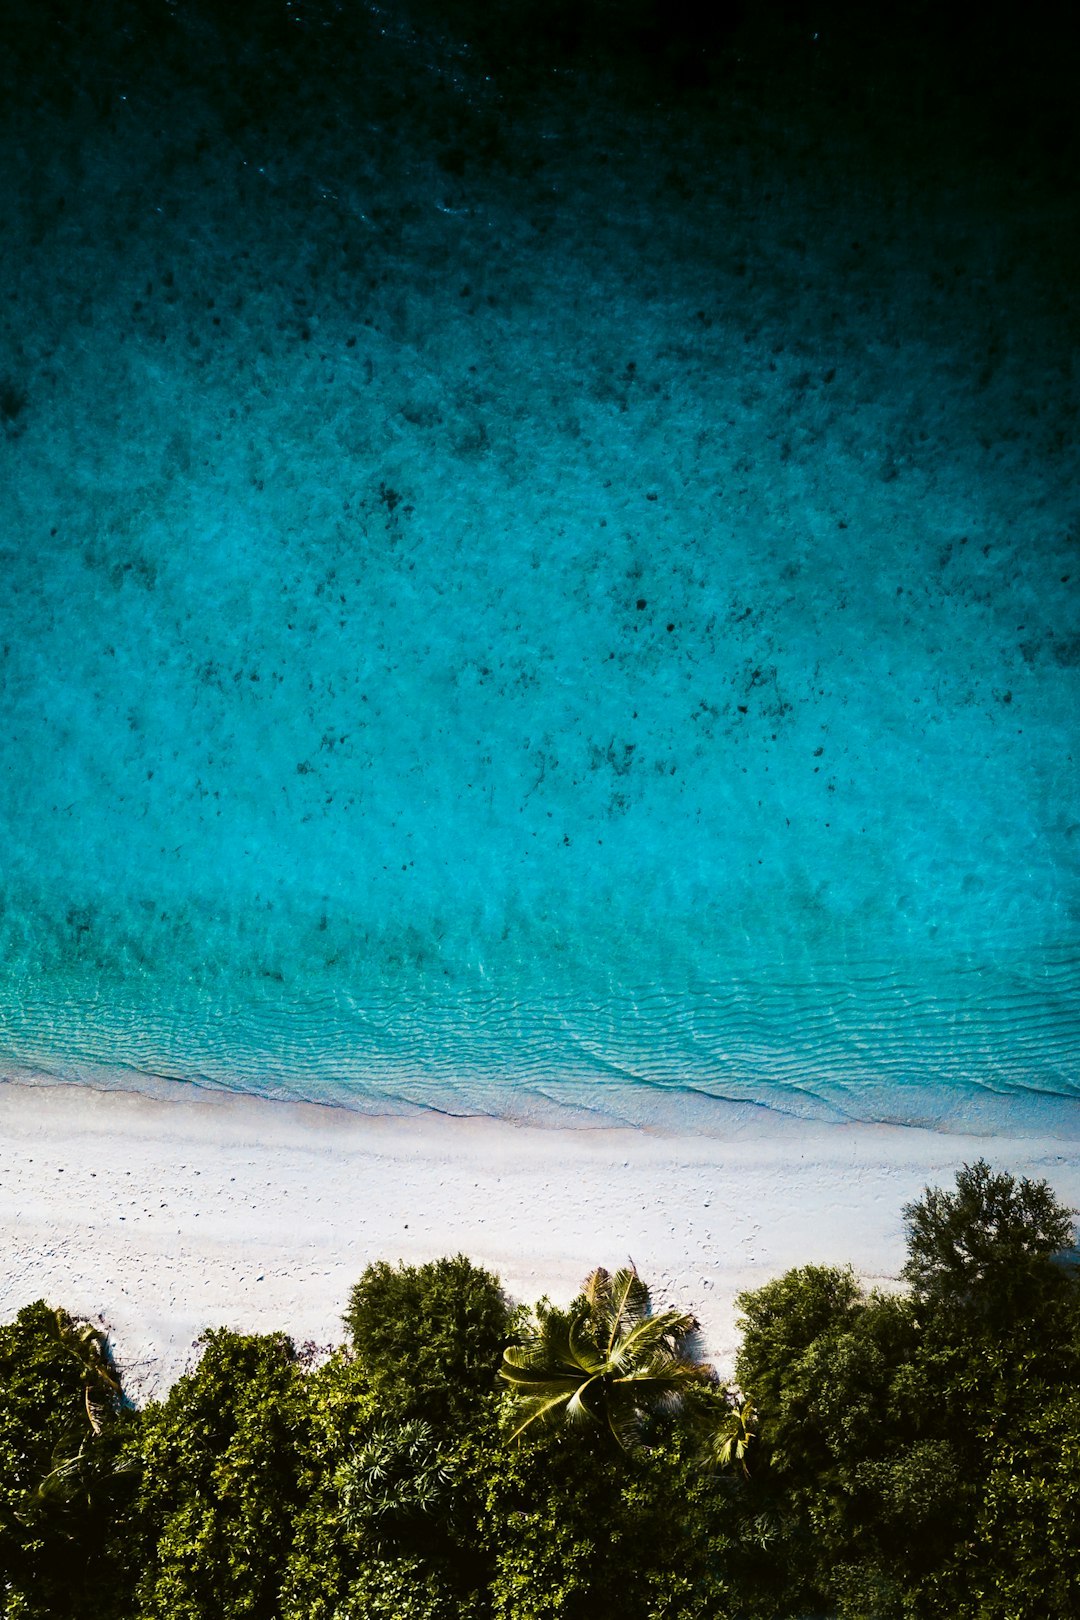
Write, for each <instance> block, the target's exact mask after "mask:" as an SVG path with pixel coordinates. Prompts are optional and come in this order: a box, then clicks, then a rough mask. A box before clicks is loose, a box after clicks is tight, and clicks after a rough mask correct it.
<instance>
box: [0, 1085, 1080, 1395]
mask: <svg viewBox="0 0 1080 1620" xmlns="http://www.w3.org/2000/svg"><path fill="white" fill-rule="evenodd" d="M163 1090H164V1094H163V1095H161V1096H155V1097H146V1096H140V1095H135V1094H133V1093H130V1092H124V1091H97V1090H93V1089H90V1088H87V1087H83V1086H73V1085H58V1086H27V1085H21V1084H0V1244H2V1249H0V1253H2V1255H3V1260H2V1262H0V1318H3V1319H7V1318H8V1317H10V1316H11V1315H12V1314H13V1313H14V1312H15V1311H16V1310H17V1309H18V1308H19V1307H20V1306H21V1305H24V1304H26V1303H27V1302H28V1301H30V1300H32V1299H36V1298H38V1297H41V1296H44V1297H46V1298H48V1299H50V1300H52V1301H55V1302H56V1303H62V1304H64V1305H65V1306H66V1307H67V1308H68V1309H69V1310H71V1311H73V1312H76V1313H81V1314H85V1315H87V1316H90V1317H93V1318H101V1319H103V1320H104V1322H105V1323H107V1324H108V1327H109V1329H110V1331H111V1333H112V1335H113V1342H114V1346H115V1350H116V1354H117V1356H118V1359H119V1361H120V1363H121V1365H122V1366H123V1367H124V1369H125V1372H126V1376H127V1382H128V1387H129V1388H130V1389H132V1390H133V1391H134V1392H135V1393H136V1394H137V1395H139V1396H141V1397H146V1396H149V1395H151V1394H153V1393H155V1392H160V1391H161V1390H163V1389H164V1388H165V1387H166V1386H167V1385H168V1384H169V1383H170V1382H171V1381H172V1380H173V1379H174V1378H175V1377H176V1376H177V1375H178V1374H179V1373H180V1372H181V1371H182V1370H183V1368H184V1366H185V1365H186V1364H187V1363H188V1361H189V1359H190V1356H191V1346H192V1341H193V1340H194V1339H195V1337H196V1335H197V1334H198V1332H199V1331H200V1330H201V1329H202V1328H203V1327H206V1326H211V1325H230V1326H233V1327H236V1328H240V1329H245V1330H249V1331H264V1330H270V1329H274V1328H283V1329H285V1330H287V1331H288V1332H289V1333H291V1334H292V1335H293V1336H294V1337H295V1338H296V1339H297V1340H300V1341H303V1340H308V1339H311V1340H315V1341H316V1342H318V1343H324V1344H325V1343H330V1342H332V1341H335V1340H339V1339H340V1338H341V1336H342V1330H341V1326H340V1321H339V1317H340V1312H341V1310H342V1307H343V1305H344V1304H345V1301H346V1297H347V1294H348V1290H349V1287H350V1285H351V1284H352V1283H353V1282H354V1281H355V1280H356V1278H357V1276H358V1275H359V1273H360V1272H361V1270H362V1269H363V1267H364V1266H365V1265H366V1264H367V1263H368V1262H369V1261H371V1260H374V1259H380V1258H385V1259H389V1260H392V1261H395V1260H398V1259H399V1258H400V1259H405V1260H408V1261H419V1260H424V1259H429V1258H432V1257H434V1256H436V1255H439V1254H445V1253H448V1252H454V1251H457V1250H463V1251H464V1252H465V1253H467V1254H469V1255H470V1256H472V1257H473V1258H474V1259H475V1260H478V1261H480V1262H483V1263H485V1264H487V1265H490V1266H492V1267H493V1268H494V1269H495V1270H496V1271H498V1273H499V1275H500V1276H501V1277H502V1278H503V1281H504V1283H505V1285H506V1287H507V1288H508V1290H509V1291H510V1292H511V1293H512V1294H513V1295H514V1296H515V1297H517V1298H520V1299H534V1298H536V1297H537V1296H538V1295H540V1294H542V1293H545V1292H546V1293H548V1294H550V1295H551V1297H552V1298H555V1299H561V1300H565V1299H568V1298H569V1297H571V1296H572V1294H573V1293H574V1291H575V1289H576V1286H577V1284H578V1283H579V1282H580V1281H581V1279H582V1277H583V1276H584V1275H585V1273H586V1272H587V1271H588V1270H589V1269H590V1268H591V1267H592V1266H594V1265H596V1264H600V1263H603V1264H608V1265H613V1266H614V1265H619V1264H621V1263H623V1262H624V1261H625V1260H626V1258H627V1256H630V1257H632V1258H633V1260H634V1261H635V1263H636V1264H637V1266H638V1268H639V1269H640V1271H641V1272H642V1274H643V1275H644V1276H645V1278H646V1279H647V1280H648V1281H649V1283H650V1284H651V1285H652V1286H653V1289H654V1292H655V1293H656V1295H657V1296H658V1298H659V1299H661V1300H671V1301H672V1302H677V1303H679V1304H680V1305H683V1306H686V1307H689V1308H690V1309H692V1310H694V1311H695V1312H696V1313H697V1314H698V1316H699V1318H700V1321H701V1324H702V1328H703V1332H704V1336H705V1340H706V1344H707V1347H708V1350H709V1353H710V1354H711V1355H712V1356H713V1357H714V1358H715V1359H716V1360H717V1363H718V1364H719V1365H720V1367H721V1369H722V1370H723V1369H729V1368H730V1363H731V1357H732V1354H733V1351H734V1348H735V1344H736V1331H735V1311H734V1296H735V1293H736V1292H737V1290H738V1289H740V1288H745V1287H753V1286H756V1285H758V1284H760V1283H762V1282H764V1281H766V1280H767V1279H768V1278H770V1277H773V1276H776V1275H777V1274H778V1273H780V1272H781V1271H783V1270H785V1269H786V1268H787V1267H789V1266H793V1265H797V1264H802V1263H805V1262H808V1261H819V1262H844V1261H847V1260H850V1261H851V1262H852V1263H853V1264H854V1265H855V1267H856V1268H857V1270H858V1271H859V1272H860V1273H861V1274H862V1275H863V1276H864V1277H865V1278H866V1279H868V1280H874V1281H881V1282H886V1281H890V1280H892V1279H895V1277H896V1274H897V1272H898V1270H899V1267H900V1265H901V1264H902V1261H903V1231H902V1222H901V1209H902V1206H903V1205H904V1203H905V1202H906V1201H908V1200H909V1199H911V1198H913V1197H915V1196H917V1195H918V1194H919V1192H920V1191H921V1189H922V1188H923V1186H924V1185H926V1184H927V1182H934V1183H938V1184H943V1183H947V1182H949V1181H951V1178H952V1175H953V1173H954V1171H955V1170H956V1169H957V1168H958V1167H959V1165H960V1164H962V1163H963V1162H965V1161H970V1160H972V1159H975V1158H977V1157H978V1156H979V1155H984V1156H985V1157H987V1158H988V1159H990V1160H991V1162H992V1163H994V1164H995V1165H999V1166H1004V1167H1007V1168H1009V1169H1011V1170H1013V1171H1014V1172H1017V1173H1023V1174H1027V1175H1034V1176H1042V1177H1045V1178H1046V1179H1048V1180H1049V1181H1050V1183H1051V1184H1052V1186H1053V1187H1054V1188H1055V1190H1056V1191H1057V1193H1058V1194H1059V1196H1061V1197H1062V1198H1064V1199H1065V1200H1066V1201H1067V1202H1069V1203H1072V1204H1080V1141H1078V1140H1076V1139H1075V1137H1074V1138H1073V1139H1072V1140H1065V1139H1064V1138H1063V1137H1061V1136H1056V1137H1052V1136H1050V1135H1049V1134H1044V1135H1042V1136H1037V1135H1028V1136H1026V1137H1025V1136H1019V1135H1018V1136H1015V1137H1011V1136H1006V1135H998V1136H995V1137H977V1136H970V1135H961V1134H945V1133H937V1132H932V1131H926V1130H915V1129H908V1128H905V1127H903V1126H899V1125H893V1126H890V1125H865V1124H834V1125H828V1124H818V1123H813V1124H808V1123H807V1122H806V1121H804V1120H796V1119H793V1118H789V1117H785V1116H782V1115H778V1114H775V1113H773V1112H772V1111H770V1110H768V1109H763V1108H760V1107H754V1106H751V1105H744V1104H739V1103H731V1104H728V1105H724V1104H717V1105H716V1106H717V1107H726V1108H727V1110H728V1112H727V1116H726V1117H727V1127H728V1128H727V1130H726V1133H725V1134H723V1135H710V1136H708V1137H701V1136H690V1135H678V1134H672V1133H669V1132H659V1131H651V1130H647V1129H640V1128H639V1129H618V1128H613V1129H595V1128H594V1129H590V1130H569V1129H558V1130H556V1129H544V1128H539V1127H535V1126H523V1125H514V1124H510V1123H507V1122H505V1121H499V1120H492V1119H486V1118H475V1119H474V1118H453V1117H449V1116H446V1115H439V1114H434V1113H430V1114H420V1115H413V1116H411V1117H408V1118H400V1117H399V1118H389V1117H384V1118H378V1117H370V1116H362V1115H356V1114H350V1113H348V1112H345V1111H343V1110H339V1109H334V1108H326V1107H320V1106H317V1105H312V1104H292V1103H279V1102H268V1101H263V1100H260V1099H256V1098H251V1097H242V1096H230V1095H228V1094H222V1093H217V1092H211V1093H206V1092H193V1090H192V1088H190V1087H187V1086H179V1085H177V1086H174V1087H172V1088H171V1089H170V1088H169V1087H168V1086H165V1087H164V1088H163ZM1076 1106H1077V1108H1078V1110H1080V1104H1078V1105H1076Z"/></svg>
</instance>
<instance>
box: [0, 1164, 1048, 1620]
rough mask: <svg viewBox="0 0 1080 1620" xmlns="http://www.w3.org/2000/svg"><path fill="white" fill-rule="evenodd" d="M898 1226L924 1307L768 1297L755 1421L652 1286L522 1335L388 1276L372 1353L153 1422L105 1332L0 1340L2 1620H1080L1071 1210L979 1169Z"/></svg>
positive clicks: (531, 1321)
mask: <svg viewBox="0 0 1080 1620" xmlns="http://www.w3.org/2000/svg"><path fill="white" fill-rule="evenodd" d="M904 1216H905V1221H906V1226H907V1232H908V1239H909V1251H908V1252H909V1260H908V1265H907V1267H906V1271H905V1276H906V1280H907V1281H908V1283H909V1284H910V1289H909V1291H908V1292H906V1293H904V1294H888V1295H886V1294H880V1293H869V1294H867V1293H865V1292H864V1291H863V1290H862V1288H861V1287H860V1285H859V1283H858V1280H857V1279H856V1277H855V1276H854V1274H853V1273H852V1272H851V1271H850V1270H844V1269H838V1268H833V1267H822V1266H805V1267H802V1268H800V1269H798V1270H795V1271H791V1272H788V1273H787V1274H786V1275H785V1276H783V1277H780V1278H778V1279H776V1280H775V1281H773V1282H770V1283H768V1284H766V1285H765V1287H763V1288H759V1289H756V1290H754V1291H753V1292H750V1293H747V1294H744V1295H742V1296H741V1298H740V1306H741V1310H742V1334H743V1336H742V1345H741V1349H740V1353H739V1357H738V1362H737V1368H736V1374H737V1378H738V1383H739V1386H740V1387H739V1389H738V1390H730V1391H729V1390H724V1389H723V1388H721V1387H720V1385H719V1384H718V1382H717V1380H716V1378H715V1376H714V1375H712V1373H711V1371H710V1369H708V1368H707V1367H705V1366H703V1364H702V1363H701V1362H700V1361H699V1360H698V1359H696V1356H695V1354H694V1349H693V1343H694V1341H693V1322H692V1320H691V1318H690V1317H688V1316H687V1315H686V1314H685V1313H682V1312H679V1311H667V1312H657V1313H654V1312H653V1310H652V1305H651V1301H650V1298H649V1294H648V1290H647V1288H646V1287H645V1285H644V1283H642V1282H641V1281H640V1279H638V1278H637V1276H636V1273H634V1272H633V1271H632V1270H630V1271H626V1272H622V1273H616V1274H615V1275H614V1276H611V1275H610V1274H609V1273H607V1272H605V1271H602V1270H598V1271H595V1272H594V1273H593V1274H592V1275H591V1277H590V1278H589V1279H588V1280H587V1283H586V1286H585V1291H584V1292H583V1294H582V1295H581V1297H580V1298H579V1299H578V1300H577V1301H575V1302H574V1304H573V1305H572V1306H571V1307H570V1308H569V1309H568V1310H566V1311H560V1310H556V1309H555V1308H553V1307H552V1306H551V1305H550V1304H548V1302H547V1301H541V1302H540V1303H539V1305H537V1306H536V1307H534V1309H533V1310H532V1311H529V1312H526V1311H517V1312H514V1311H512V1310H511V1309H510V1307H509V1305H508V1302H507V1301H506V1299H505V1297H504V1296H503V1293H502V1290H501V1288H500V1286H499V1283H498V1280H497V1279H496V1278H495V1277H493V1276H491V1275H490V1274H489V1273H487V1272H485V1271H482V1270H480V1269H479V1268H477V1267H475V1266H473V1265H472V1264H471V1263H470V1262H469V1261H468V1260H466V1259H464V1258H463V1257H462V1256H460V1255H459V1256H457V1257H456V1258H453V1259H445V1260H439V1261H436V1262H433V1263H432V1264H430V1265H426V1266H419V1267H409V1266H399V1267H391V1266H388V1265H385V1264H379V1265H375V1266H370V1267H369V1268H368V1269H367V1271H366V1272H365V1273H364V1275H363V1276H362V1277H361V1279H360V1281H359V1282H358V1283H357V1285H356V1287H355V1289H354V1290H353V1292H352V1296H351V1299H350V1303H349V1309H348V1312H347V1314H346V1322H347V1325H348V1328H349V1333H350V1340H351V1343H350V1344H349V1346H347V1347H342V1348H341V1349H339V1350H337V1351H335V1352H333V1353H332V1354H329V1356H328V1357H327V1358H326V1359H323V1360H321V1361H319V1359H318V1357H316V1356H312V1355H305V1354H298V1353H297V1351H296V1350H295V1348H294V1346H293V1345H292V1343H291V1342H290V1341H289V1340H288V1339H287V1338H285V1337H284V1336H283V1335H281V1334H269V1335H263V1336H250V1335H243V1334H238V1333H233V1332H228V1331H224V1330H220V1331H216V1332H209V1333H207V1334H205V1335H204V1336H203V1339H202V1340H201V1341H200V1347H199V1350H200V1353H199V1357H198V1360H197V1362H196V1364H195V1366H194V1368H193V1370H192V1371H190V1372H189V1373H188V1374H187V1375H186V1376H185V1377H184V1378H182V1379H180V1380H179V1382H178V1383H177V1384H176V1385H175V1386H174V1388H173V1389H172V1390H171V1391H170V1393H169V1394H168V1396H167V1398H166V1399H164V1400H163V1401H160V1402H155V1403H152V1404H151V1405H149V1406H147V1407H146V1408H145V1409H144V1410H143V1411H141V1412H136V1411H134V1410H133V1409H131V1408H130V1407H128V1406H127V1405H126V1404H125V1403H124V1401H123V1399H122V1397H121V1395H120V1391H119V1386H118V1383H117V1380H116V1375H115V1372H114V1369H113V1367H112V1363H111V1361H110V1358H109V1354H108V1347H107V1344H106V1341H105V1339H104V1338H103V1336H102V1334H101V1333H100V1332H99V1331H97V1330H96V1329H95V1328H93V1327H92V1326H90V1325H88V1324H85V1323H79V1322H76V1321H73V1320H72V1319H71V1318H70V1317H68V1316H67V1315H66V1314H65V1313H64V1312H62V1311H59V1312H58V1311H55V1310H52V1309H50V1308H49V1307H47V1306H45V1305H44V1304H40V1303H39V1304H37V1305H33V1306H30V1307H28V1308H27V1309H26V1310H24V1311H22V1312H20V1314H19V1316H18V1318H17V1320H16V1321H15V1322H13V1323H11V1324H10V1325H8V1326H7V1327H3V1328H0V1616H2V1620H66V1617H69V1616H70V1617H71V1620H82V1617H83V1616H86V1617H89V1616H90V1615H93V1616H94V1617H95V1620H157V1617H161V1620H164V1617H165V1616H168V1617H170V1620H211V1617H213V1620H240V1617H243V1620H383V1617H385V1620H735V1617H736V1616H738V1617H741V1620H794V1617H796V1616H797V1617H799V1620H806V1617H809V1616H812V1615H835V1616H844V1617H850V1620H945V1617H948V1620H1058V1617H1061V1620H1065V1617H1066V1616H1073V1615H1075V1614H1077V1613H1080V1285H1078V1279H1077V1274H1076V1268H1075V1267H1074V1266H1073V1265H1072V1264H1071V1263H1069V1256H1068V1254H1067V1253H1066V1252H1065V1251H1066V1249H1067V1245H1068V1244H1069V1243H1070V1241H1071V1236H1072V1224H1071V1218H1070V1212H1069V1211H1067V1210H1064V1209H1063V1208H1062V1207H1061V1206H1060V1204H1058V1202H1057V1201H1056V1199H1055V1198H1054V1196H1053V1194H1052V1192H1051V1191H1050V1189H1049V1188H1048V1187H1047V1186H1046V1185H1045V1184H1044V1183H1041V1182H1034V1183H1033V1182H1027V1181H1021V1182H1016V1181H1014V1180H1013V1178H1011V1177H1009V1176H1007V1175H1000V1174H994V1173H993V1172H991V1171H990V1169H989V1167H988V1166H986V1165H985V1164H982V1163H981V1162H980V1163H979V1164H976V1165H973V1166H969V1167H965V1169H964V1170H963V1171H962V1172H961V1173H960V1175H959V1176H958V1178H957V1183H956V1187H955V1189H954V1190H953V1191H949V1192H943V1191H941V1190H939V1189H927V1191H926V1193H925V1194H924V1196H923V1197H922V1199H920V1200H919V1201H918V1202H916V1203H915V1204H913V1205H911V1206H909V1208H908V1209H907V1210H905V1212H904ZM504 1352H505V1355H504ZM500 1358H502V1368H503V1378H502V1379H501V1380H500V1379H499V1378H498V1377H497V1371H498V1369H499V1365H500ZM545 1414H546V1415H548V1416H549V1417H551V1418H552V1419H554V1421H543V1417H544V1415H545ZM567 1415H569V1416H570V1418H571V1420H572V1421H570V1422H565V1421H563V1417H564V1416H567ZM534 1416H535V1417H537V1418H538V1419H539V1420H538V1421H535V1422H533V1421H531V1420H532V1418H533V1417H534ZM575 1418H576V1419H577V1420H578V1421H576V1422H575V1421H573V1419H575Z"/></svg>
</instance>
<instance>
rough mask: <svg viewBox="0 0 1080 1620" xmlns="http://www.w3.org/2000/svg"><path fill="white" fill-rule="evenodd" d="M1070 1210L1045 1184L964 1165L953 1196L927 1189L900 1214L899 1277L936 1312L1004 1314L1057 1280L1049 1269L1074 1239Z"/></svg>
mask: <svg viewBox="0 0 1080 1620" xmlns="http://www.w3.org/2000/svg"><path fill="white" fill-rule="evenodd" d="M1073 1213H1074V1212H1073V1211H1072V1210H1069V1209H1067V1208H1066V1207H1065V1206H1064V1205H1063V1204H1061V1203H1059V1202H1058V1200H1057V1198H1056V1197H1055V1196H1054V1193H1053V1192H1052V1191H1051V1189H1050V1187H1049V1186H1048V1185H1047V1183H1046V1182H1045V1181H1029V1180H1028V1179H1027V1177H1024V1178H1023V1179H1022V1180H1020V1181H1017V1180H1016V1179H1015V1177H1013V1176H1011V1175H1009V1174H1008V1173H1006V1172H1004V1171H998V1172H994V1171H992V1170H991V1168H990V1166H989V1165H988V1164H987V1162H986V1160H985V1159H978V1160H976V1162H975V1163H974V1164H965V1165H964V1167H963V1169H962V1170H960V1171H959V1172H958V1174H957V1177H956V1190H955V1192H945V1191H943V1190H942V1189H941V1188H940V1187H927V1189H926V1190H925V1192H924V1193H923V1196H922V1197H921V1198H920V1199H917V1200H916V1201H915V1202H914V1203H911V1204H908V1205H906V1206H905V1209H904V1227H905V1230H906V1232H907V1241H908V1260H907V1264H906V1265H905V1267H904V1270H903V1276H904V1277H905V1279H906V1280H907V1281H908V1282H909V1283H910V1284H911V1286H912V1288H913V1290H914V1292H915V1295H916V1298H918V1299H920V1300H923V1301H925V1302H926V1303H928V1304H929V1305H931V1306H932V1307H934V1308H935V1309H937V1310H943V1311H954V1310H976V1311H983V1312H987V1311H993V1310H1001V1309H1004V1310H1008V1309H1010V1308H1011V1307H1013V1308H1014V1307H1015V1306H1017V1305H1018V1304H1019V1303H1020V1302H1024V1303H1030V1301H1031V1300H1032V1298H1033V1296H1035V1295H1042V1294H1045V1293H1046V1292H1047V1291H1048V1290H1053V1289H1055V1288H1056V1287H1058V1286H1059V1285H1060V1283H1061V1281H1062V1273H1061V1271H1060V1269H1058V1268H1055V1267H1053V1266H1052V1265H1051V1261H1052V1259H1053V1257H1054V1256H1055V1255H1058V1254H1060V1253H1061V1252H1062V1251H1063V1250H1065V1249H1068V1248H1069V1247H1070V1246H1071V1244H1072V1242H1073V1237H1074V1229H1073Z"/></svg>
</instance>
